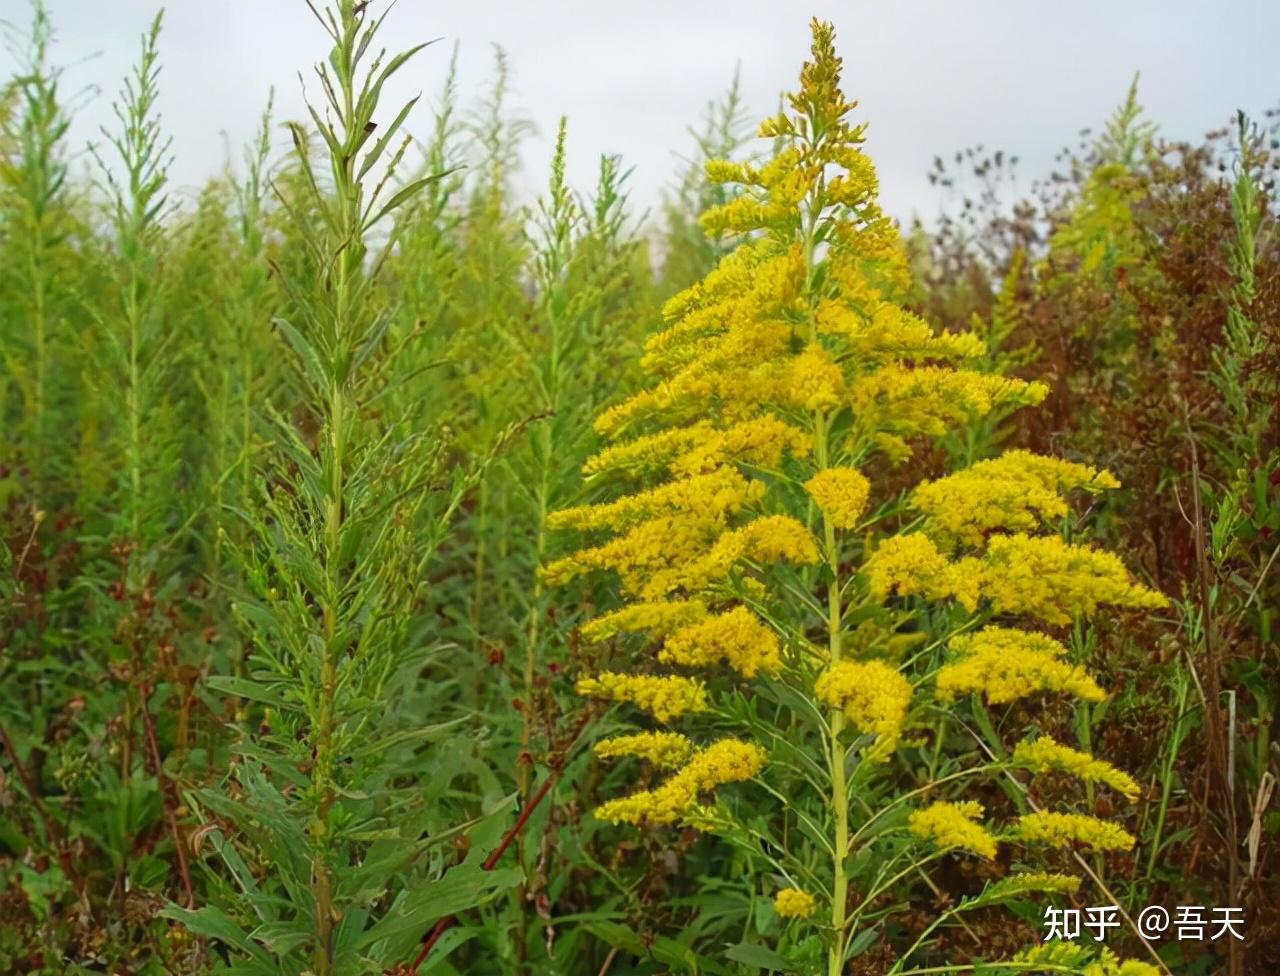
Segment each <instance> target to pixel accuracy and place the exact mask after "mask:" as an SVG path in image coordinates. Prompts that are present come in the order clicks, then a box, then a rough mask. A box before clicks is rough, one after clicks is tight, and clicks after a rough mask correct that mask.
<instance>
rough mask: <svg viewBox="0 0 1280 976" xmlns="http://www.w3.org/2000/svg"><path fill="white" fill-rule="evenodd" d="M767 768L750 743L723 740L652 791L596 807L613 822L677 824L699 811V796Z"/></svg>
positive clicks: (600, 814) (756, 748) (761, 756)
mask: <svg viewBox="0 0 1280 976" xmlns="http://www.w3.org/2000/svg"><path fill="white" fill-rule="evenodd" d="M763 767H764V753H763V752H761V750H760V748H759V747H758V746H756V745H754V744H752V743H750V742H741V741H739V740H737V739H721V740H720V741H718V742H713V743H711V745H709V746H707V747H706V748H705V749H701V750H699V751H698V752H696V753H694V755H693V757H692V758H691V759H690V760H689V762H688V764H687V765H686V766H685V767H684V768H683V769H681V770H680V771H679V772H677V773H675V774H674V775H672V776H671V777H670V778H668V779H667V780H666V781H665V782H664V783H662V784H661V785H660V786H658V787H656V788H654V789H652V790H642V791H641V792H639V793H633V794H631V795H630V796H624V797H621V798H620V799H617V800H610V801H609V802H608V803H605V804H602V805H601V806H599V807H597V808H596V811H595V815H596V818H597V819H599V820H605V821H608V822H610V823H629V824H635V825H637V826H638V825H640V824H645V823H648V824H653V825H655V826H660V825H663V824H670V823H675V822H676V821H678V820H682V819H684V818H685V817H686V816H687V815H690V814H693V813H695V812H696V811H697V810H698V809H699V806H698V796H699V795H700V794H702V793H708V792H710V791H711V790H714V789H715V788H716V787H717V786H722V785H724V784H725V783H738V782H741V781H743V780H748V779H751V778H752V777H753V776H755V775H756V774H757V773H759V772H760V770H761V769H762V768H763Z"/></svg>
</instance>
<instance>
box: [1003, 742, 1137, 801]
mask: <svg viewBox="0 0 1280 976" xmlns="http://www.w3.org/2000/svg"><path fill="white" fill-rule="evenodd" d="M1013 762H1014V765H1016V766H1021V767H1022V768H1023V769H1029V770H1031V772H1033V773H1043V772H1048V771H1050V770H1057V771H1059V772H1064V773H1069V774H1070V775H1072V776H1074V777H1076V779H1079V780H1081V781H1082V782H1085V783H1102V784H1103V785H1105V786H1109V787H1111V788H1112V789H1113V790H1115V791H1116V792H1117V793H1119V794H1121V795H1122V796H1124V797H1125V799H1127V800H1129V801H1130V802H1133V801H1134V800H1136V799H1137V798H1138V793H1139V792H1140V791H1139V789H1138V784H1137V783H1135V782H1134V780H1133V777H1132V776H1130V775H1129V774H1128V773H1126V772H1124V771H1123V770H1121V769H1117V768H1116V767H1115V766H1113V765H1111V763H1109V762H1105V761H1103V760H1101V759H1095V758H1094V757H1093V756H1091V755H1089V753H1087V752H1081V751H1080V750H1078V749H1072V748H1070V747H1069V746H1064V745H1062V744H1060V743H1058V742H1055V741H1054V740H1053V739H1051V738H1049V737H1048V736H1047V735H1042V736H1041V737H1040V738H1038V739H1036V740H1035V741H1034V742H1019V743H1018V745H1017V746H1016V747H1015V748H1014V750H1013Z"/></svg>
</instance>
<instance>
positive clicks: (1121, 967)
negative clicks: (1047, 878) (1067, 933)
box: [1012, 940, 1160, 976]
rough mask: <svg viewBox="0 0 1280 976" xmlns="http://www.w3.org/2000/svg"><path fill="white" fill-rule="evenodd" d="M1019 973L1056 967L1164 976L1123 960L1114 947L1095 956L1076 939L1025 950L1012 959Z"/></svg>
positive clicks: (1086, 973)
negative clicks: (1112, 949) (1076, 941)
mask: <svg viewBox="0 0 1280 976" xmlns="http://www.w3.org/2000/svg"><path fill="white" fill-rule="evenodd" d="M1012 962H1013V963H1014V964H1016V965H1017V970H1016V971H1018V972H1036V971H1040V970H1047V969H1050V967H1052V971H1054V972H1072V973H1079V974H1080V976H1160V970H1159V969H1157V968H1156V967H1155V966H1152V965H1151V964H1149V963H1145V962H1139V961H1138V960H1136V959H1124V960H1121V959H1120V958H1119V957H1117V956H1116V954H1115V953H1114V952H1112V951H1111V950H1110V949H1103V950H1102V951H1101V952H1100V953H1098V955H1097V957H1096V958H1094V957H1093V954H1092V950H1091V949H1088V948H1085V947H1084V946H1080V945H1077V944H1076V943H1074V942H1059V941H1056V940H1055V941H1053V942H1044V943H1042V944H1040V945H1038V946H1032V947H1030V948H1028V949H1023V950H1022V951H1021V952H1019V953H1018V954H1017V955H1015V956H1014V957H1013V959H1012Z"/></svg>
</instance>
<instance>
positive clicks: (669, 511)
mask: <svg viewBox="0 0 1280 976" xmlns="http://www.w3.org/2000/svg"><path fill="white" fill-rule="evenodd" d="M763 496H764V485H763V484H762V483H761V482H759V481H748V480H747V479H746V478H744V477H743V476H742V475H741V474H739V473H738V472H737V471H736V470H735V469H733V468H715V469H714V470H712V471H710V472H708V473H706V474H698V475H694V476H693V477H691V478H682V479H680V480H679V481H669V482H667V483H666V484H664V485H660V486H659V487H657V488H654V489H652V490H650V491H641V492H637V493H635V494H633V495H624V496H623V497H622V498H620V499H618V500H617V501H615V502H608V503H606V504H602V505H582V506H580V507H578V508H567V509H564V510H563V511H560V512H554V513H552V514H551V515H550V516H549V517H548V518H547V525H548V526H549V527H550V528H553V529H563V528H575V529H584V530H585V529H604V528H612V529H625V528H629V527H630V526H632V525H637V524H639V523H641V522H644V521H646V520H648V519H651V518H654V517H655V516H659V515H674V514H682V515H692V516H695V517H702V518H707V519H724V518H727V517H728V516H730V515H733V514H736V513H738V512H740V511H742V510H743V509H744V508H746V507H747V506H748V505H752V504H755V503H757V502H759V501H760V499H761V498H762V497H763Z"/></svg>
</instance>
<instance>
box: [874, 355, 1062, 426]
mask: <svg viewBox="0 0 1280 976" xmlns="http://www.w3.org/2000/svg"><path fill="white" fill-rule="evenodd" d="M1048 392H1049V390H1048V387H1046V386H1045V385H1044V384H1043V383H1027V382H1025V381H1023V380H1018V379H1013V378H1011V377H1006V376H1000V375H998V374H993V373H979V372H976V371H974V370H971V369H952V368H950V367H945V366H906V365H903V364H902V363H900V362H891V363H888V364H887V365H884V366H881V367H880V368H879V369H877V370H874V371H873V372H871V373H870V374H868V375H867V376H865V377H863V378H862V379H861V380H860V381H859V382H858V383H857V384H855V385H854V386H853V387H852V394H853V397H852V405H853V410H854V414H855V415H856V416H857V418H858V422H859V423H860V424H861V425H863V427H864V428H870V429H874V430H877V431H878V432H880V433H881V434H885V435H889V436H892V437H894V438H896V439H897V440H899V441H902V440H903V439H904V438H907V437H915V436H919V435H925V436H928V437H941V436H942V435H944V434H945V433H946V432H947V431H948V430H949V429H951V428H952V427H958V426H962V425H964V424H966V423H970V422H972V421H973V420H976V419H980V418H982V417H985V416H987V415H988V414H990V413H991V412H992V411H994V410H997V409H1012V408H1015V407H1020V406H1025V405H1028V404H1034V403H1039V402H1040V401H1041V400H1043V399H1044V398H1045V396H1046V395H1048Z"/></svg>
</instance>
